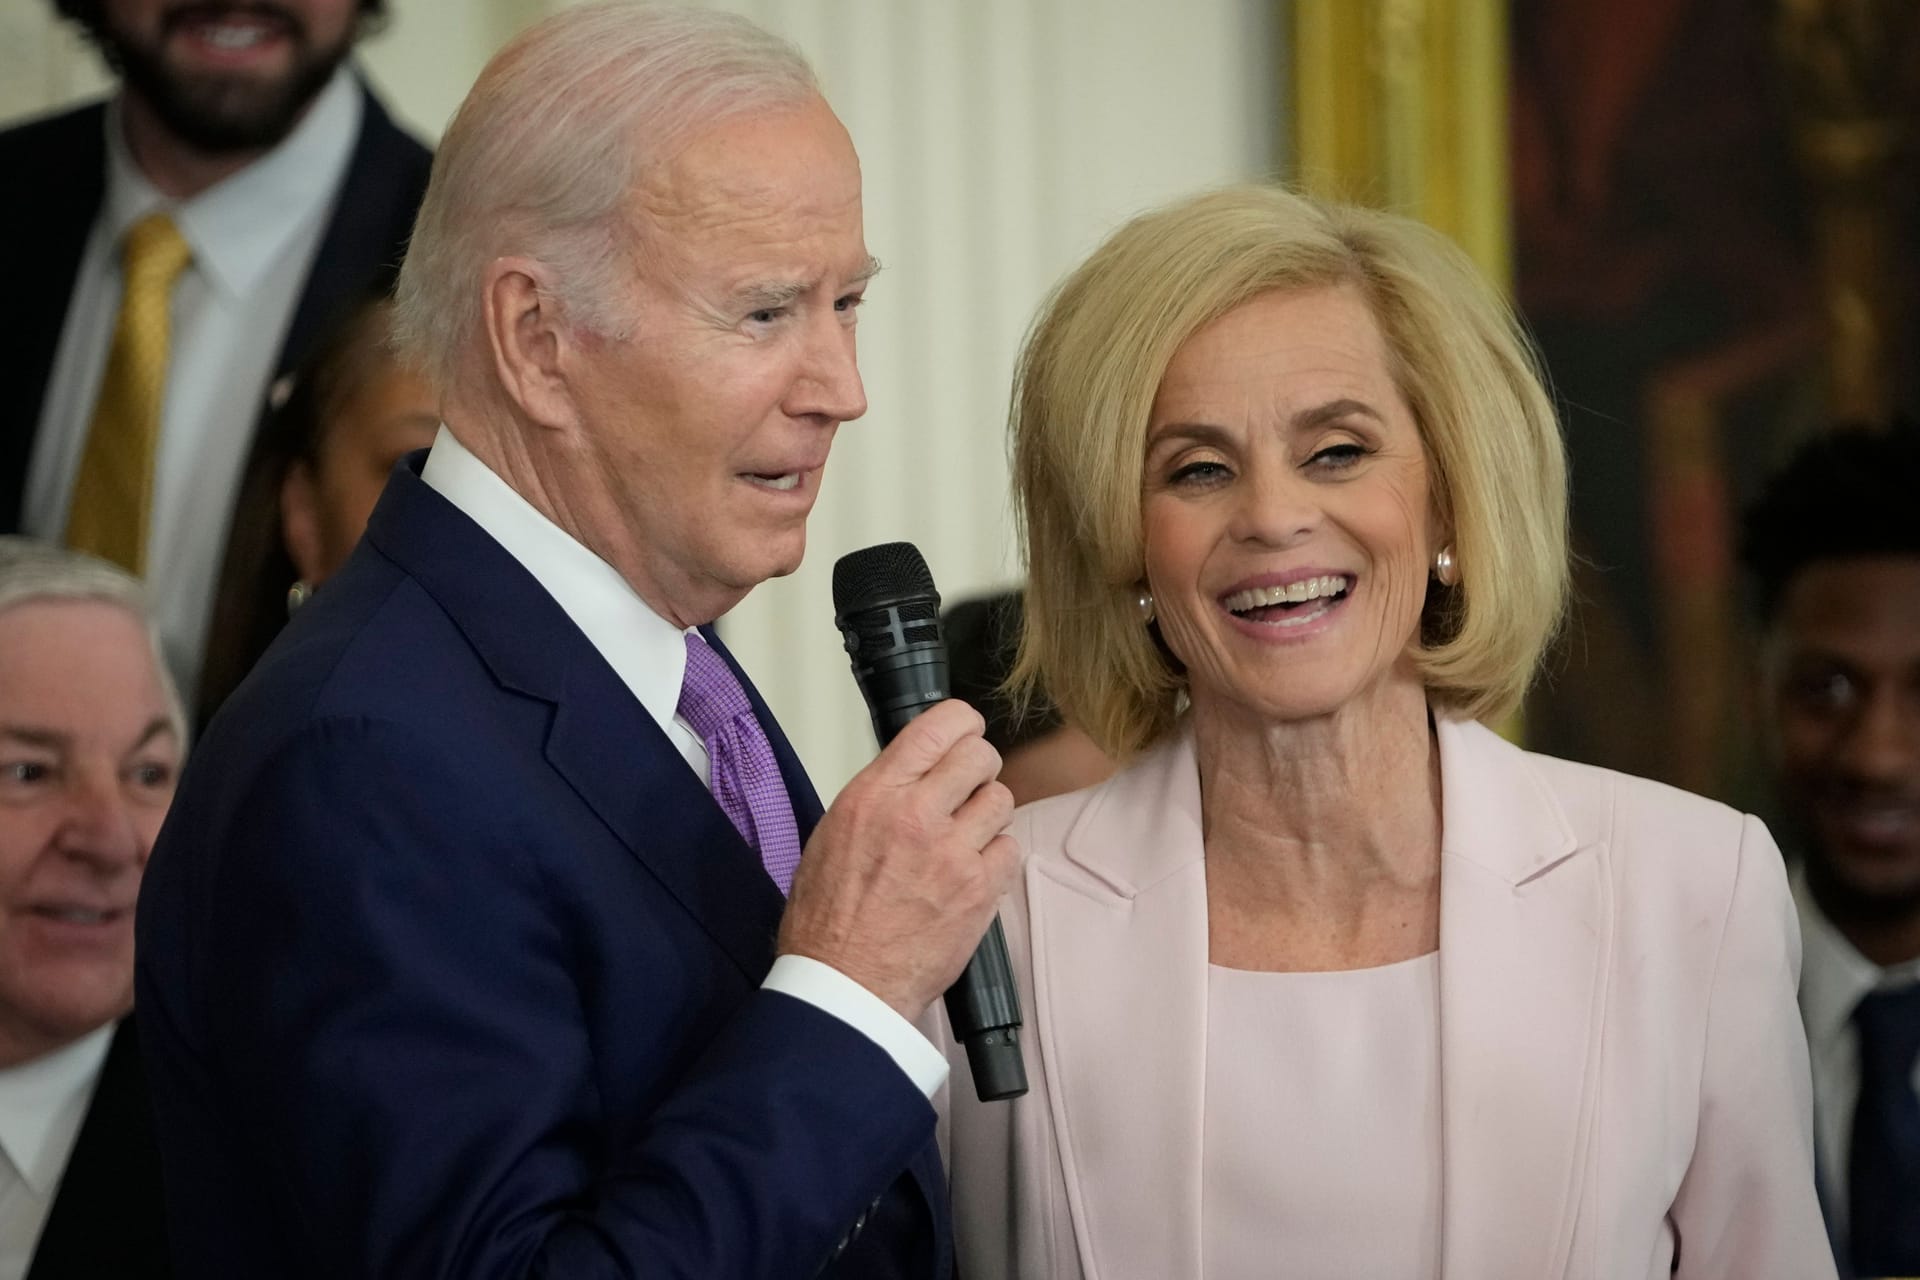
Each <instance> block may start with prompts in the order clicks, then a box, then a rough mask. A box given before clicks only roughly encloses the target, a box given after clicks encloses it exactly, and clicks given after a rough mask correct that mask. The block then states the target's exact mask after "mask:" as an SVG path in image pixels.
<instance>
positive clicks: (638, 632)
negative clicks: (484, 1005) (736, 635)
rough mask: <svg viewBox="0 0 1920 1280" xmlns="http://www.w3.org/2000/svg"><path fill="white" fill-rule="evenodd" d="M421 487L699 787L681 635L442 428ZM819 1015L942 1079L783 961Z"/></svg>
mask: <svg viewBox="0 0 1920 1280" xmlns="http://www.w3.org/2000/svg"><path fill="white" fill-rule="evenodd" d="M421 479H423V480H425V481H426V482H427V484H429V485H431V486H432V487H433V488H434V489H435V490H436V491H438V492H439V494H440V496H442V497H443V498H445V499H446V500H447V501H449V502H451V503H452V504H453V505H454V506H456V507H458V508H460V510H462V511H464V512H466V514H467V515H469V516H471V517H472V518H473V522H474V523H475V524H477V525H479V526H480V527H481V528H482V529H484V530H485V531H486V533H487V534H488V536H489V537H491V538H492V539H493V540H494V541H495V542H498V543H499V544H500V545H501V546H502V547H504V548H505V549H506V551H507V554H508V555H511V556H512V557H513V558H514V559H515V560H518V561H519V562H520V563H521V564H522V565H523V566H525V568H526V570H527V572H528V573H531V574H532V575H533V576H534V579H535V581H537V582H539V584H540V585H541V586H542V587H544V588H546V591H547V594H548V595H550V596H552V597H553V599H554V602H555V603H556V604H558V605H559V606H560V608H561V611H562V612H564V613H565V614H566V615H567V617H569V618H571V619H572V620H573V623H574V625H575V626H577V627H579V628H580V630H581V631H582V632H583V633H584V634H585V635H586V637H587V640H588V642H589V643H591V644H592V645H593V647H594V648H595V649H596V650H598V651H599V654H600V656H601V657H603V658H605V659H606V660H607V665H609V666H611V667H612V668H613V670H614V674H616V675H618V676H619V677H620V680H621V682H622V683H623V684H625V685H626V686H627V688H628V689H630V690H632V691H633V696H634V697H635V698H637V699H638V700H639V702H640V705H641V707H642V708H644V709H645V710H646V713H647V714H648V715H649V716H651V717H653V720H654V722H655V723H656V724H658V725H659V726H660V728H661V729H662V730H664V731H665V733H666V735H667V738H668V739H669V740H670V741H671V742H672V743H673V745H674V747H675V749H676V750H678V751H679V752H680V754H681V756H682V757H684V758H685V760H686V762H687V764H688V766H689V767H690V768H691V769H692V770H693V771H694V773H695V774H696V775H697V776H698V777H699V779H700V782H701V784H702V785H703V786H707V787H709V788H710V787H711V786H712V785H713V784H712V780H711V778H710V769H709V767H708V761H707V751H706V747H705V745H704V744H703V743H702V741H701V739H700V737H699V735H698V734H696V733H694V731H693V728H692V726H690V725H689V724H687V722H686V721H685V720H683V719H681V717H680V715H679V705H680V685H681V682H682V681H683V680H684V679H685V677H686V667H687V650H686V632H684V631H682V630H681V629H680V628H679V627H676V626H674V625H673V624H672V623H671V622H668V621H667V620H666V619H665V618H663V617H661V616H660V615H659V614H657V613H655V612H654V611H653V610H652V609H651V608H649V607H648V605H647V603H646V601H644V600H642V599H641V598H640V597H639V595H638V594H636V593H635V592H634V590H633V588H632V587H630V586H628V585H627V582H626V579H624V578H622V577H621V576H620V575H619V574H618V573H617V572H615V571H614V568H613V566H611V565H609V564H608V563H607V562H606V561H604V560H602V559H601V558H600V557H599V556H597V555H595V554H594V553H593V552H591V551H589V550H588V549H587V548H586V547H584V546H582V545H581V544H580V543H578V542H576V541H574V540H573V538H572V537H571V536H569V535H568V534H567V533H566V532H565V531H563V530H562V529H561V528H560V527H559V526H558V525H556V524H554V523H553V522H552V521H551V520H548V519H547V518H546V517H545V516H544V515H542V514H540V512H539V511H537V510H536V509H535V508H534V506H533V504H532V503H530V502H528V501H527V500H526V499H525V498H523V497H521V496H520V494H519V493H517V492H516V491H515V490H514V489H513V488H512V486H510V485H508V484H507V482H506V481H505V480H502V479H501V478H500V477H499V476H497V475H495V474H494V473H493V471H492V470H491V469H490V468H488V466H487V465H486V464H485V463H484V462H482V461H480V459H478V458H476V457H474V456H473V454H472V453H471V452H469V451H468V450H467V449H466V448H465V447H464V446H463V445H462V444H461V443H460V442H459V441H458V440H457V439H455V438H454V436H453V433H452V432H451V431H448V430H447V429H446V428H445V427H444V426H443V427H441V428H440V431H439V434H437V435H436V436H435V437H434V441H433V452H432V453H430V454H429V455H428V456H427V465H426V468H425V470H424V471H422V473H421ZM763 985H764V986H765V987H767V988H768V989H769V990H773V991H779V992H783V993H784V994H786V995H790V996H793V997H794V998H795V999H798V1000H805V1001H806V1002H807V1003H808V1004H811V1005H814V1006H815V1007H817V1008H820V1009H823V1010H825V1011H826V1012H828V1013H830V1014H832V1015H834V1016H835V1017H837V1018H839V1019H840V1020H841V1021H842V1022H845V1023H847V1024H848V1025H850V1026H852V1027H853V1028H854V1029H855V1030H857V1031H859V1032H861V1033H863V1034H864V1035H865V1036H866V1037H867V1038H868V1039H870V1040H872V1041H873V1042H874V1043H875V1044H877V1045H879V1046H880V1047H881V1048H882V1049H884V1050H886V1052H887V1056H888V1057H890V1058H892V1059H893V1060H894V1062H896V1063H898V1064H899V1066H900V1069H901V1070H902V1071H904V1072H906V1073H907V1075H908V1077H909V1078H910V1079H912V1081H913V1082H914V1084H915V1085H916V1086H918V1087H919V1089H920V1091H921V1092H922V1093H924V1094H926V1095H927V1096H928V1097H929V1098H931V1097H932V1096H933V1095H934V1092H935V1091H936V1090H937V1089H939V1087H940V1086H941V1084H943V1083H944V1082H945V1081H946V1078H947V1060H946V1057H945V1055H944V1054H942V1053H941V1052H940V1051H939V1050H938V1049H935V1048H934V1047H933V1045H932V1044H931V1043H930V1042H928V1040H927V1038H926V1037H925V1036H923V1035H921V1034H920V1032H919V1030H918V1029H917V1028H915V1027H914V1025H913V1024H912V1023H911V1022H908V1021H907V1020H906V1019H905V1018H903V1017H901V1016H900V1015H899V1013H897V1012H896V1011H895V1010H894V1009H893V1007H892V1006H890V1005H888V1004H887V1003H886V1002H885V1001H884V1000H882V999H880V997H878V996H876V995H874V994H873V993H872V992H870V991H868V990H867V989H866V988H865V987H863V986H861V985H860V984H859V983H857V982H855V981H854V980H853V979H851V978H849V977H847V976H846V975H845V974H843V973H841V972H840V971H839V970H838V969H835V968H833V967H832V966H830V965H825V964H822V963H821V962H819V961H818V960H811V959H808V958H807V957H805V956H794V955H783V956H780V957H779V958H778V959H776V960H775V961H774V962H773V970H772V972H770V973H768V974H767V979H766V982H765V983H764V984H763Z"/></svg>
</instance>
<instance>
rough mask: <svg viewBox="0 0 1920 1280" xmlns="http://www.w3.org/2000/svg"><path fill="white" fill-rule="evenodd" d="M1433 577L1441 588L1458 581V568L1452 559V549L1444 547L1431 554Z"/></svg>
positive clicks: (1449, 546)
mask: <svg viewBox="0 0 1920 1280" xmlns="http://www.w3.org/2000/svg"><path fill="white" fill-rule="evenodd" d="M1433 577H1434V581H1436V582H1438V583H1439V584H1440V585H1441V586H1443V587H1450V586H1452V585H1453V584H1454V583H1456V582H1458V581H1460V566H1459V565H1458V564H1457V563H1455V561H1454V558H1453V547H1452V546H1451V545H1448V546H1444V547H1442V548H1440V549H1439V550H1438V551H1436V552H1434V553H1433Z"/></svg>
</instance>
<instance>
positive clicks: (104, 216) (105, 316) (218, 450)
mask: <svg viewBox="0 0 1920 1280" xmlns="http://www.w3.org/2000/svg"><path fill="white" fill-rule="evenodd" d="M364 110H365V106H364V104H363V103H362V101H361V98H360V88H359V85H358V83H357V82H356V81H355V79H354V77H353V73H352V72H351V71H349V70H347V69H346V68H345V67H342V68H341V69H340V70H339V71H337V72H335V73H334V77H333V79H332V80H331V81H329V82H328V84H327V87H326V88H325V89H323V90H322V91H321V92H320V95H319V96H318V97H317V98H315V99H314V102H313V106H312V107H311V108H310V109H309V110H308V111H307V113H306V115H305V116H304V117H303V118H302V119H301V121H300V123H299V125H298V126H296V127H295V129H294V130H293V132H292V133H290V134H288V135H287V138H286V140H285V141H284V142H282V143H281V144H280V145H279V146H278V147H275V148H274V149H273V150H272V151H270V152H268V153H267V154H266V155H265V156H263V157H261V158H260V159H259V160H257V161H255V162H254V163H253V164H250V165H248V166H247V167H246V168H244V169H242V170H241V171H240V172H238V173H236V174H233V175H232V176H231V177H229V178H226V179H225V180H223V181H221V182H219V183H217V184H215V185H214V186H212V187H209V188H208V189H207V190H205V191H203V192H201V193H200V194H199V195H197V196H194V197H193V198H192V199H190V200H185V201H181V202H179V203H177V204H173V203H170V202H169V201H168V200H167V199H166V198H165V197H163V196H162V195H161V194H160V193H159V192H158V191H156V190H155V189H154V187H153V185H152V184H151V183H149V182H148V181H147V180H146V178H145V176H144V175H142V173H141V172H140V169H139V166H138V165H136V164H135V163H134V161H133V157H132V156H131V155H130V154H129V153H128V151H127V145H126V140H125V138H124V136H123V133H122V130H121V123H120V110H119V103H118V102H117V101H116V102H115V103H113V104H111V105H110V106H109V108H108V111H107V116H106V130H107V175H106V197H105V200H104V202H103V203H102V205H101V209H100V216H99V217H98V218H97V219H96V220H95V221H94V225H93V232H92V234H91V235H90V236H89V237H88V239H87V246H86V250H85V252H84V253H83V254H82V255H81V258H80V271H79V274H78V275H77V276H76V277H75V280H74V291H73V297H72V301H71V303H70V304H69V306H68V309H67V319H66V324H65V326H64V327H63V328H62V329H61V331H60V345H59V347H58V349H57V353H56V355H55V356H54V363H53V370H52V375H51V377H50V379H49V381H48V384H47V398H46V404H45V406H44V407H43V408H42V410H41V413H40V427H39V433H38V434H37V435H36V436H35V438H34V447H33V458H32V461H31V462H30V463H29V464H28V469H27V488H26V502H25V509H24V513H23V525H24V527H25V529H26V532H28V533H30V534H32V535H34V536H35V537H39V538H46V539H50V540H52V541H55V542H59V541H63V540H64V539H65V536H66V528H67V512H68V508H69V506H70V504H71V502H72V498H73V485H74V480H75V478H76V477H77V475H78V474H79V470H80V459H81V456H82V455H83V454H84V452H85V450H86V442H87V431H88V429H89V428H90V427H91V426H92V422H93V409H94V402H95V400H96V399H97V398H98V396H99V392H100V381H101V379H102V378H103V377H105V375H106V367H107V354H108V352H109V350H110V349H111V348H112V346H113V328H114V322H115V320H116V319H117V318H118V316H119V312H120V294H121V290H122V279H121V275H122V273H121V268H120V249H121V241H122V239H123V238H124V237H125V235H126V232H127V229H128V228H129V227H131V226H132V225H133V224H134V223H135V222H138V221H139V220H140V219H141V218H143V217H145V216H146V215H147V214H149V213H152V212H154V211H155V210H158V209H164V210H166V211H167V212H168V213H169V214H170V215H171V216H172V218H173V220H174V223H175V225H176V226H177V227H178V228H179V230H180V234H181V235H182V236H184V237H185V239H186V241H187V244H188V246H189V247H190V248H191V249H192V251H193V260H192V262H191V263H190V264H188V266H187V269H186V270H185V271H183V272H181V274H180V278H179V280H178V281H177V282H176V283H175V285H174V288H173V297H172V303H171V308H170V312H169V314H170V319H171V327H170V329H169V341H168V359H167V383H166V391H165V393H164V398H163V402H162V407H161V413H160V443H159V452H158V454H157V455H156V457H155V458H154V477H153V485H154V492H153V507H152V511H153V515H152V520H151V523H150V524H149V526H148V529H147V582H148V585H149V590H150V594H151V598H152V600H153V613H154V620H155V622H156V623H157V624H158V626H159V629H160V636H161V641H162V644H163V645H164V647H165V650H166V655H167V665H168V666H169V667H170V668H171V669H172V671H173V674H174V678H175V680H176V681H178V683H179V684H180V687H181V694H182V696H183V697H185V698H186V700H187V702H188V704H189V705H191V704H192V702H193V695H194V686H195V684H196V682H197V681H198V678H199V674H200V658H201V654H202V653H203V651H204V650H205V647H206V631H207V614H208V610H209V609H210V608H211V606H212V602H213V590H214V584H215V581H216V579H217V578H218V576H219V572H220V563H221V560H222V557H223V553H224V550H225V546H226V538H227V524H228V520H229V518H230V517H231V515H232V513H233V512H232V509H233V500H234V496H235V494H236V492H237V490H238V488H239V484H240V472H241V469H242V467H243V466H244V465H245V463H246V458H247V451H248V448H249V447H250V445H251V443H252V440H253V429H254V425H255V423H256V422H257V421H258V420H259V417H260V412H261V409H262V407H263V406H264V405H265V403H266V391H267V383H268V380H269V379H270V378H271V377H272V376H273V367H274V363H275V362H276V360H277V359H278V358H279V355H280V347H281V344H282V343H283V342H284V341H285V338H286V333H287V328H288V326H289V325H290V324H292V322H293V312H294V307H295V305H296V304H297V303H298V301H299V296H300V291H301V288H300V287H301V285H302V283H303V282H304V281H305V280H306V278H307V273H308V269H309V268H310V266H311V265H312V262H313V257H314V254H315V253H316V252H317V251H318V249H319V246H320V238H321V236H322V234H323V233H324V232H325V230H326V224H327V215H328V213H329V211H330V210H331V208H332V206H333V199H334V193H335V192H336V191H337V190H338V189H339V187H340V183H341V181H342V180H343V178H344V177H345V175H346V172H347V165H348V163H349V161H350V160H351V159H352V156H353V145H354V140H355V139H356V138H357V137H358V136H359V133H360V118H361V115H362V114H363V112H364Z"/></svg>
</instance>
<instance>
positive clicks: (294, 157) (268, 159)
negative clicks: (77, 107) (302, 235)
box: [102, 65, 366, 297]
mask: <svg viewBox="0 0 1920 1280" xmlns="http://www.w3.org/2000/svg"><path fill="white" fill-rule="evenodd" d="M365 111H366V103H365V102H364V101H363V100H362V98H361V94H360V85H359V81H358V80H357V79H356V78H355V76H354V74H353V72H352V71H351V70H349V69H348V68H347V67H346V66H345V65H342V66H341V67H340V68H339V69H338V70H336V71H335V72H334V73H333V78H332V79H331V80H329V81H328V82H327V86H326V88H324V89H322V90H321V91H320V93H319V95H318V96H317V97H315V98H314V100H313V105H312V106H311V107H310V108H308V110H307V113H306V115H305V116H303V117H301V120H300V123H299V124H297V125H295V126H294V129H293V132H292V133H289V134H288V135H287V136H286V138H285V139H284V140H283V141H282V142H281V143H280V145H279V146H277V147H275V148H273V150H271V151H269V152H267V153H266V154H265V155H263V156H261V157H260V158H259V159H258V160H256V161H254V162H253V163H252V164H250V165H248V166H247V167H246V168H244V169H242V170H240V171H239V172H238V173H235V174H233V175H231V176H229V177H227V178H225V179H223V180H221V181H220V182H217V183H215V184H214V185H213V186H211V187H208V188H207V189H206V190H205V191H202V192H201V193H200V194H199V195H197V196H194V197H193V198H192V199H190V200H183V201H181V202H179V203H178V204H173V205H171V206H170V202H169V201H168V200H167V198H166V197H165V196H163V195H161V194H160V192H159V191H157V190H155V189H154V186H153V184H152V183H150V182H148V181H147V179H146V175H145V174H143V173H141V172H140V167H139V166H138V165H137V164H135V163H134V161H133V156H132V154H131V153H130V152H128V150H127V143H126V135H125V133H124V131H123V130H122V128H121V122H120V112H121V103H120V99H119V98H117V97H116V98H115V99H114V100H113V102H112V104H111V105H110V106H109V107H108V110H107V194H106V203H105V207H104V209H103V211H102V221H103V224H104V229H105V230H106V232H107V233H108V234H109V236H110V237H111V241H110V242H111V243H112V244H114V245H116V246H117V245H118V244H119V243H120V240H121V238H122V237H123V236H124V235H126V232H127V228H129V227H131V226H132V225H133V224H134V223H135V222H138V221H139V220H140V219H141V218H143V217H145V216H146V215H147V214H149V213H152V212H153V211H154V210H156V209H167V210H168V211H169V212H170V213H171V214H172V215H173V220H174V224H175V225H176V226H177V227H178V228H179V229H180V234H181V235H182V236H183V237H185V239H186V242H187V245H188V247H190V248H191V249H192V250H193V262H194V266H195V267H196V268H197V269H198V270H200V271H201V272H202V273H203V274H204V275H205V276H206V278H207V279H208V280H209V281H210V282H211V283H212V284H213V286H214V287H215V288H216V289H219V290H221V291H223V292H225V293H226V294H228V295H230V296H234V297H238V296H243V295H245V294H246V293H248V292H249V291H250V290H252V289H253V288H254V286H255V285H256V284H258V283H259V281H260V279H261V277H262V276H264V275H265V274H266V272H267V271H268V269H269V268H271V267H272V266H273V265H274V264H275V263H276V262H277V261H278V260H279V259H280V257H281V255H282V254H283V253H284V252H285V250H286V248H287V245H288V244H289V243H290V242H291V241H292V240H293V238H294V236H295V235H296V234H297V233H298V232H299V231H300V230H301V228H303V227H304V226H306V225H307V224H308V223H309V222H310V221H311V220H312V219H315V218H319V217H322V216H324V215H325V213H326V212H327V210H328V208H329V206H330V204H331V202H332V198H333V194H334V192H335V191H336V190H337V189H338V188H339V185H340V180H341V177H342V175H343V174H345V172H346V168H347V164H348V162H349V161H351V160H352V158H353V146H354V141H355V140H356V139H357V138H358V137H359V136H360V120H361V117H362V115H364V114H365ZM115 260H116V261H117V260H118V253H117V250H116V254H115Z"/></svg>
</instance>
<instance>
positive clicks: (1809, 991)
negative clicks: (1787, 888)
mask: <svg viewBox="0 0 1920 1280" xmlns="http://www.w3.org/2000/svg"><path fill="white" fill-rule="evenodd" d="M1792 884H1793V899H1794V905H1795V906H1796V907H1797V908H1798V909H1799V912H1800V947H1801V953H1800V1016H1801V1018H1802V1020H1803V1021H1805V1023H1806V1025H1807V1049H1808V1051H1809V1053H1810V1054H1811V1055H1812V1061H1813V1137H1814V1142H1815V1144H1816V1146H1817V1147H1818V1149H1819V1152H1820V1175H1821V1181H1822V1182H1823V1183H1824V1184H1825V1186H1824V1188H1823V1190H1824V1191H1825V1192H1826V1208H1827V1215H1828V1217H1829V1219H1830V1220H1831V1221H1832V1223H1833V1225H1834V1227H1835V1236H1836V1237H1837V1238H1839V1239H1843V1240H1844V1239H1845V1238H1846V1222H1847V1157H1848V1149H1849V1148H1850V1147H1851V1145H1852V1142H1853V1108H1854V1104H1855V1103H1856V1102H1858V1101H1859V1098H1860V1035H1859V1032H1857V1031H1856V1030H1855V1029H1854V1026H1853V1011H1854V1008H1855V1007H1856V1006H1858V1005H1859V1003H1860V1000H1861V998H1862V997H1863V996H1865V995H1866V994H1867V993H1868V992H1869V991H1873V990H1876V989H1878V988H1882V987H1901V986H1906V985H1907V984H1909V983H1912V982H1920V958H1916V959H1913V960H1908V961H1906V962H1904V963H1902V964H1897V965H1895V966H1893V967H1892V968H1890V969H1882V968H1881V967H1880V966H1879V965H1876V964H1875V963H1873V961H1871V960H1869V959H1867V958H1866V957H1865V956H1863V955H1861V954H1860V953H1859V952H1858V951H1856V950H1855V949H1854V946H1853V944H1852V943H1850V942H1848V941H1847V940H1846V938H1845V937H1843V936H1842V935H1841V933H1840V930H1839V929H1838V928H1836V927H1835V926H1834V923H1833V922H1832V921H1831V920H1829V919H1827V918H1826V916H1824V915H1822V914H1821V912H1820V908H1819V907H1818V906H1817V905H1815V903H1814V901H1813V895H1812V893H1810V892H1809V891H1808V889H1807V878H1806V874H1805V872H1804V871H1802V870H1800V869H1799V868H1796V869H1795V870H1794V873H1793V877H1792ZM1913 1087H1914V1091H1915V1092H1916V1093H1920V1062H1916V1063H1914V1067H1913Z"/></svg>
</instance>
